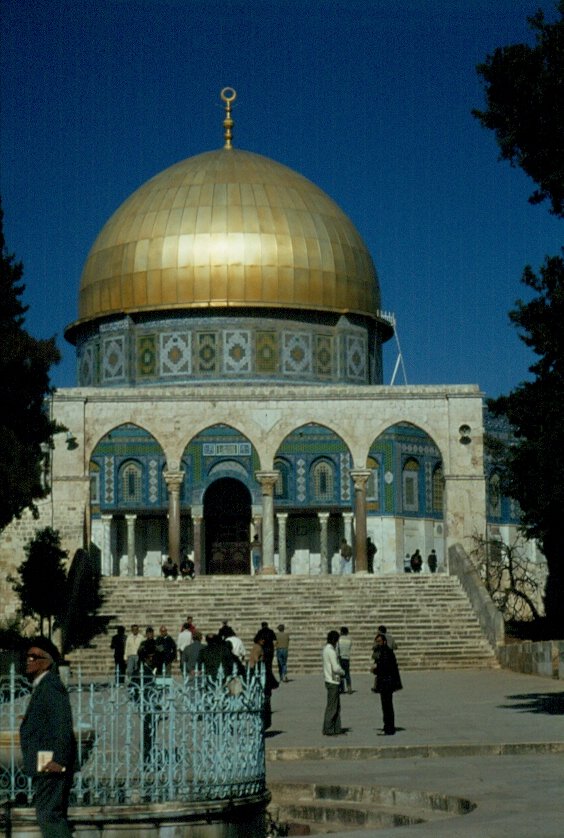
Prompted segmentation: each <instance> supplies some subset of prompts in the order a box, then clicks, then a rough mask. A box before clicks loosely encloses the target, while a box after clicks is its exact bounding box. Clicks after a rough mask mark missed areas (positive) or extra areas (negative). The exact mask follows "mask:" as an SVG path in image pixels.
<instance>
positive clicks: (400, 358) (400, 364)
mask: <svg viewBox="0 0 564 838" xmlns="http://www.w3.org/2000/svg"><path fill="white" fill-rule="evenodd" d="M393 326H394V337H395V339H396V344H397V347H398V357H397V360H396V365H395V367H394V372H393V374H392V380H391V381H390V384H395V380H396V375H397V373H398V370H399V368H400V367H401V371H402V372H403V383H404V384H407V375H406V373H405V366H404V363H403V354H402V351H401V346H400V342H399V335H398V328H397V324H396V320H395V318H394V323H393Z"/></svg>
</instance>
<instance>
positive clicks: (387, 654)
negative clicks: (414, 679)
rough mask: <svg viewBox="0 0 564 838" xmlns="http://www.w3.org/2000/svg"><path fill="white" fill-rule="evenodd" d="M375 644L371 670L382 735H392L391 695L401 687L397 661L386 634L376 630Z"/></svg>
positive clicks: (393, 731) (394, 729) (392, 711)
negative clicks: (377, 695) (380, 711)
mask: <svg viewBox="0 0 564 838" xmlns="http://www.w3.org/2000/svg"><path fill="white" fill-rule="evenodd" d="M376 645H377V646H378V648H379V651H378V656H377V658H376V664H375V666H374V668H373V670H372V671H373V672H374V674H375V675H376V692H377V693H380V701H381V703H382V716H383V722H384V735H385V736H393V735H394V733H395V732H396V721H395V714H394V701H393V696H394V693H395V692H397V690H401V689H402V683H401V678H400V674H399V669H398V663H397V660H396V656H395V654H394V652H393V651H392V650H391V649H390V648H389V646H388V641H387V639H386V635H385V634H382V633H381V632H378V634H377V635H376Z"/></svg>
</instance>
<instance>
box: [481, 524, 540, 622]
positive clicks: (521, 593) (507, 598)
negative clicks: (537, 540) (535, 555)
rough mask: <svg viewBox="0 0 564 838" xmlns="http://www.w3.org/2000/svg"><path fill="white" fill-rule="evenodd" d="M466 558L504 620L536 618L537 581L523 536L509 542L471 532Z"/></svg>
mask: <svg viewBox="0 0 564 838" xmlns="http://www.w3.org/2000/svg"><path fill="white" fill-rule="evenodd" d="M473 540H474V549H473V550H472V551H471V552H470V557H471V559H472V561H473V563H474V566H475V567H476V569H477V571H478V573H479V574H480V577H481V579H482V581H483V583H484V585H485V586H486V590H487V591H488V593H489V594H490V596H491V598H492V600H493V601H494V603H495V605H496V606H497V608H499V610H500V611H501V613H502V614H503V618H504V620H505V621H506V622H507V621H510V620H529V619H532V620H538V619H539V617H540V614H539V611H538V608H537V605H536V604H535V603H536V602H537V601H538V593H539V590H540V588H541V580H540V579H539V578H538V573H537V566H536V565H535V562H533V561H532V560H531V559H530V558H529V557H528V555H527V552H526V542H525V539H524V538H523V537H522V536H520V535H518V536H517V537H516V538H515V540H514V541H513V542H512V543H511V544H506V543H505V542H504V541H502V540H501V539H500V538H495V537H490V538H485V537H484V536H481V535H474V538H473Z"/></svg>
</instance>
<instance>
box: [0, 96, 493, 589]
mask: <svg viewBox="0 0 564 838" xmlns="http://www.w3.org/2000/svg"><path fill="white" fill-rule="evenodd" d="M234 96H235V93H234V91H232V90H231V89H229V88H226V89H225V90H224V91H223V92H222V98H223V101H224V103H225V109H226V115H225V120H224V138H225V145H224V147H223V148H221V149H219V150H217V151H211V152H207V153H204V154H200V155H197V156H195V157H191V158H189V159H187V160H184V161H182V162H180V163H177V164H176V165H174V166H172V167H170V168H168V169H166V170H165V171H163V172H161V173H160V174H157V175H156V176H155V177H153V178H152V179H151V180H149V181H148V182H147V183H145V184H144V185H142V186H141V187H140V188H139V189H138V190H137V191H135V192H134V193H133V194H132V195H131V196H130V197H129V198H128V199H127V200H126V201H125V203H123V204H122V206H121V207H119V208H118V209H117V211H116V212H115V213H114V215H113V216H112V217H111V218H110V219H109V221H108V222H107V223H106V224H105V226H104V227H103V229H102V231H101V232H100V234H99V236H98V238H97V239H96V241H95V243H94V245H93V247H92V249H91V251H90V254H89V255H88V258H87V260H86V263H85V267H84V271H83V274H82V278H81V282H80V289H79V294H78V297H79V302H78V318H77V319H76V321H74V322H73V323H72V324H71V325H69V327H68V328H67V331H66V337H67V339H68V340H69V341H70V342H71V343H72V344H74V345H75V346H76V353H77V370H78V386H77V387H76V388H71V389H61V390H58V391H57V392H56V393H55V394H54V396H53V400H52V410H53V414H54V416H55V417H56V419H57V420H58V421H59V422H61V423H62V424H63V425H64V426H65V427H66V428H67V431H65V432H64V433H62V434H59V435H58V436H57V438H56V439H55V446H54V449H53V451H52V457H51V462H50V468H49V474H47V475H46V479H48V480H49V482H50V485H51V496H50V498H49V499H48V500H47V501H45V502H43V503H41V504H40V510H41V515H40V520H39V521H38V522H37V521H34V522H32V521H31V519H25V518H24V520H23V521H22V522H18V523H16V524H14V525H12V526H11V527H9V528H8V530H6V531H5V533H4V534H3V538H2V542H1V544H0V562H1V563H2V565H3V566H4V567H9V566H10V563H12V564H13V563H14V556H15V555H17V556H18V563H19V561H21V558H22V554H21V551H20V552H18V551H19V550H20V548H21V545H22V543H23V542H24V541H25V540H26V539H27V538H29V533H30V531H32V530H33V528H37V527H39V526H45V525H51V526H54V527H55V528H57V529H59V530H60V531H61V533H62V536H63V541H64V546H65V547H66V548H67V549H68V550H69V551H70V552H71V554H72V552H74V550H75V549H76V548H77V547H79V546H82V545H83V544H90V545H91V547H92V549H94V550H95V551H96V554H97V555H98V557H99V561H100V567H101V569H102V572H103V574H105V575H125V576H131V575H143V576H159V575H160V574H161V565H162V562H163V559H164V558H165V557H166V556H168V555H170V556H171V557H172V558H173V560H174V561H175V562H178V560H179V557H180V556H181V555H183V554H188V555H190V556H191V557H192V558H193V560H194V563H195V567H196V574H219V575H221V574H249V573H251V572H252V568H251V561H250V547H249V545H250V542H251V540H252V538H253V536H254V535H255V534H258V535H259V539H260V543H261V549H262V572H263V573H278V574H320V573H321V574H324V573H336V572H338V569H339V545H340V542H341V540H342V538H346V539H347V541H348V542H349V543H350V544H352V545H353V549H354V555H353V561H352V562H351V569H352V570H354V571H355V572H364V571H366V569H367V557H366V539H367V537H368V536H369V537H371V539H372V541H373V542H374V544H375V545H376V546H377V553H376V556H375V559H374V572H376V573H396V572H399V573H402V572H403V570H404V564H405V557H406V555H407V556H409V555H411V553H413V552H414V550H415V549H417V548H418V549H420V551H421V553H422V555H423V556H424V557H426V556H427V554H428V553H429V552H430V551H431V549H434V550H435V551H436V554H437V556H438V569H439V571H445V570H446V571H448V567H447V565H448V561H447V556H448V547H449V546H450V545H452V544H454V543H462V544H463V545H465V546H468V545H469V544H470V541H471V539H472V536H473V535H474V534H475V533H476V532H479V533H483V532H485V528H486V475H485V471H484V450H483V433H484V431H483V406H482V394H481V392H480V390H479V388H478V387H477V386H475V385H458V386H414V387H411V386H385V385H384V384H383V380H382V344H383V343H384V342H385V341H387V340H389V339H390V338H391V337H392V336H393V330H394V318H393V316H392V315H391V314H388V313H385V312H384V311H383V310H382V304H381V298H380V287H379V282H378V277H377V273H376V270H375V268H374V264H373V261H372V258H371V255H370V253H369V252H368V250H367V248H366V246H365V244H364V243H363V241H362V239H361V237H360V235H359V233H358V231H357V230H356V228H355V227H354V225H353V224H352V222H351V220H350V219H349V218H348V217H347V216H346V215H345V214H344V213H343V212H342V211H341V210H340V209H339V207H338V206H337V205H336V204H335V203H334V202H333V201H332V200H331V199H330V198H329V197H328V196H327V195H326V194H325V193H324V192H322V191H321V190H320V189H319V188H318V187H317V186H315V185H314V184H313V183H311V182H310V181H308V180H307V179H305V178H304V177H302V176H301V175H299V174H298V173H296V172H295V171H292V170H290V169H288V168H287V167H285V166H282V165H281V164H279V163H277V162H274V161H273V160H270V159H268V158H266V157H263V156H260V155H258V154H254V153H249V152H245V151H241V150H238V149H236V148H234V147H233V143H232V136H231V135H232V125H233V122H232V119H231V102H232V101H233V98H234Z"/></svg>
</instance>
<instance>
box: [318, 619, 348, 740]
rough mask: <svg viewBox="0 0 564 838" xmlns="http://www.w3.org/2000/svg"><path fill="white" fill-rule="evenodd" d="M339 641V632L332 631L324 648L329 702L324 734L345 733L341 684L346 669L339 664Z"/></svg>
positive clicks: (326, 710)
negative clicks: (342, 716) (342, 717)
mask: <svg viewBox="0 0 564 838" xmlns="http://www.w3.org/2000/svg"><path fill="white" fill-rule="evenodd" d="M338 642H339V632H338V631H330V632H329V633H328V635H327V643H326V644H325V646H324V648H323V678H324V680H325V688H326V690H327V704H326V706H325V715H324V717H323V729H322V732H323V735H324V736H339V735H340V734H341V733H343V728H342V727H341V699H340V697H339V685H340V683H341V678H342V677H343V675H344V674H345V671H344V669H342V668H341V667H340V666H339V661H338V658H337V643H338Z"/></svg>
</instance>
